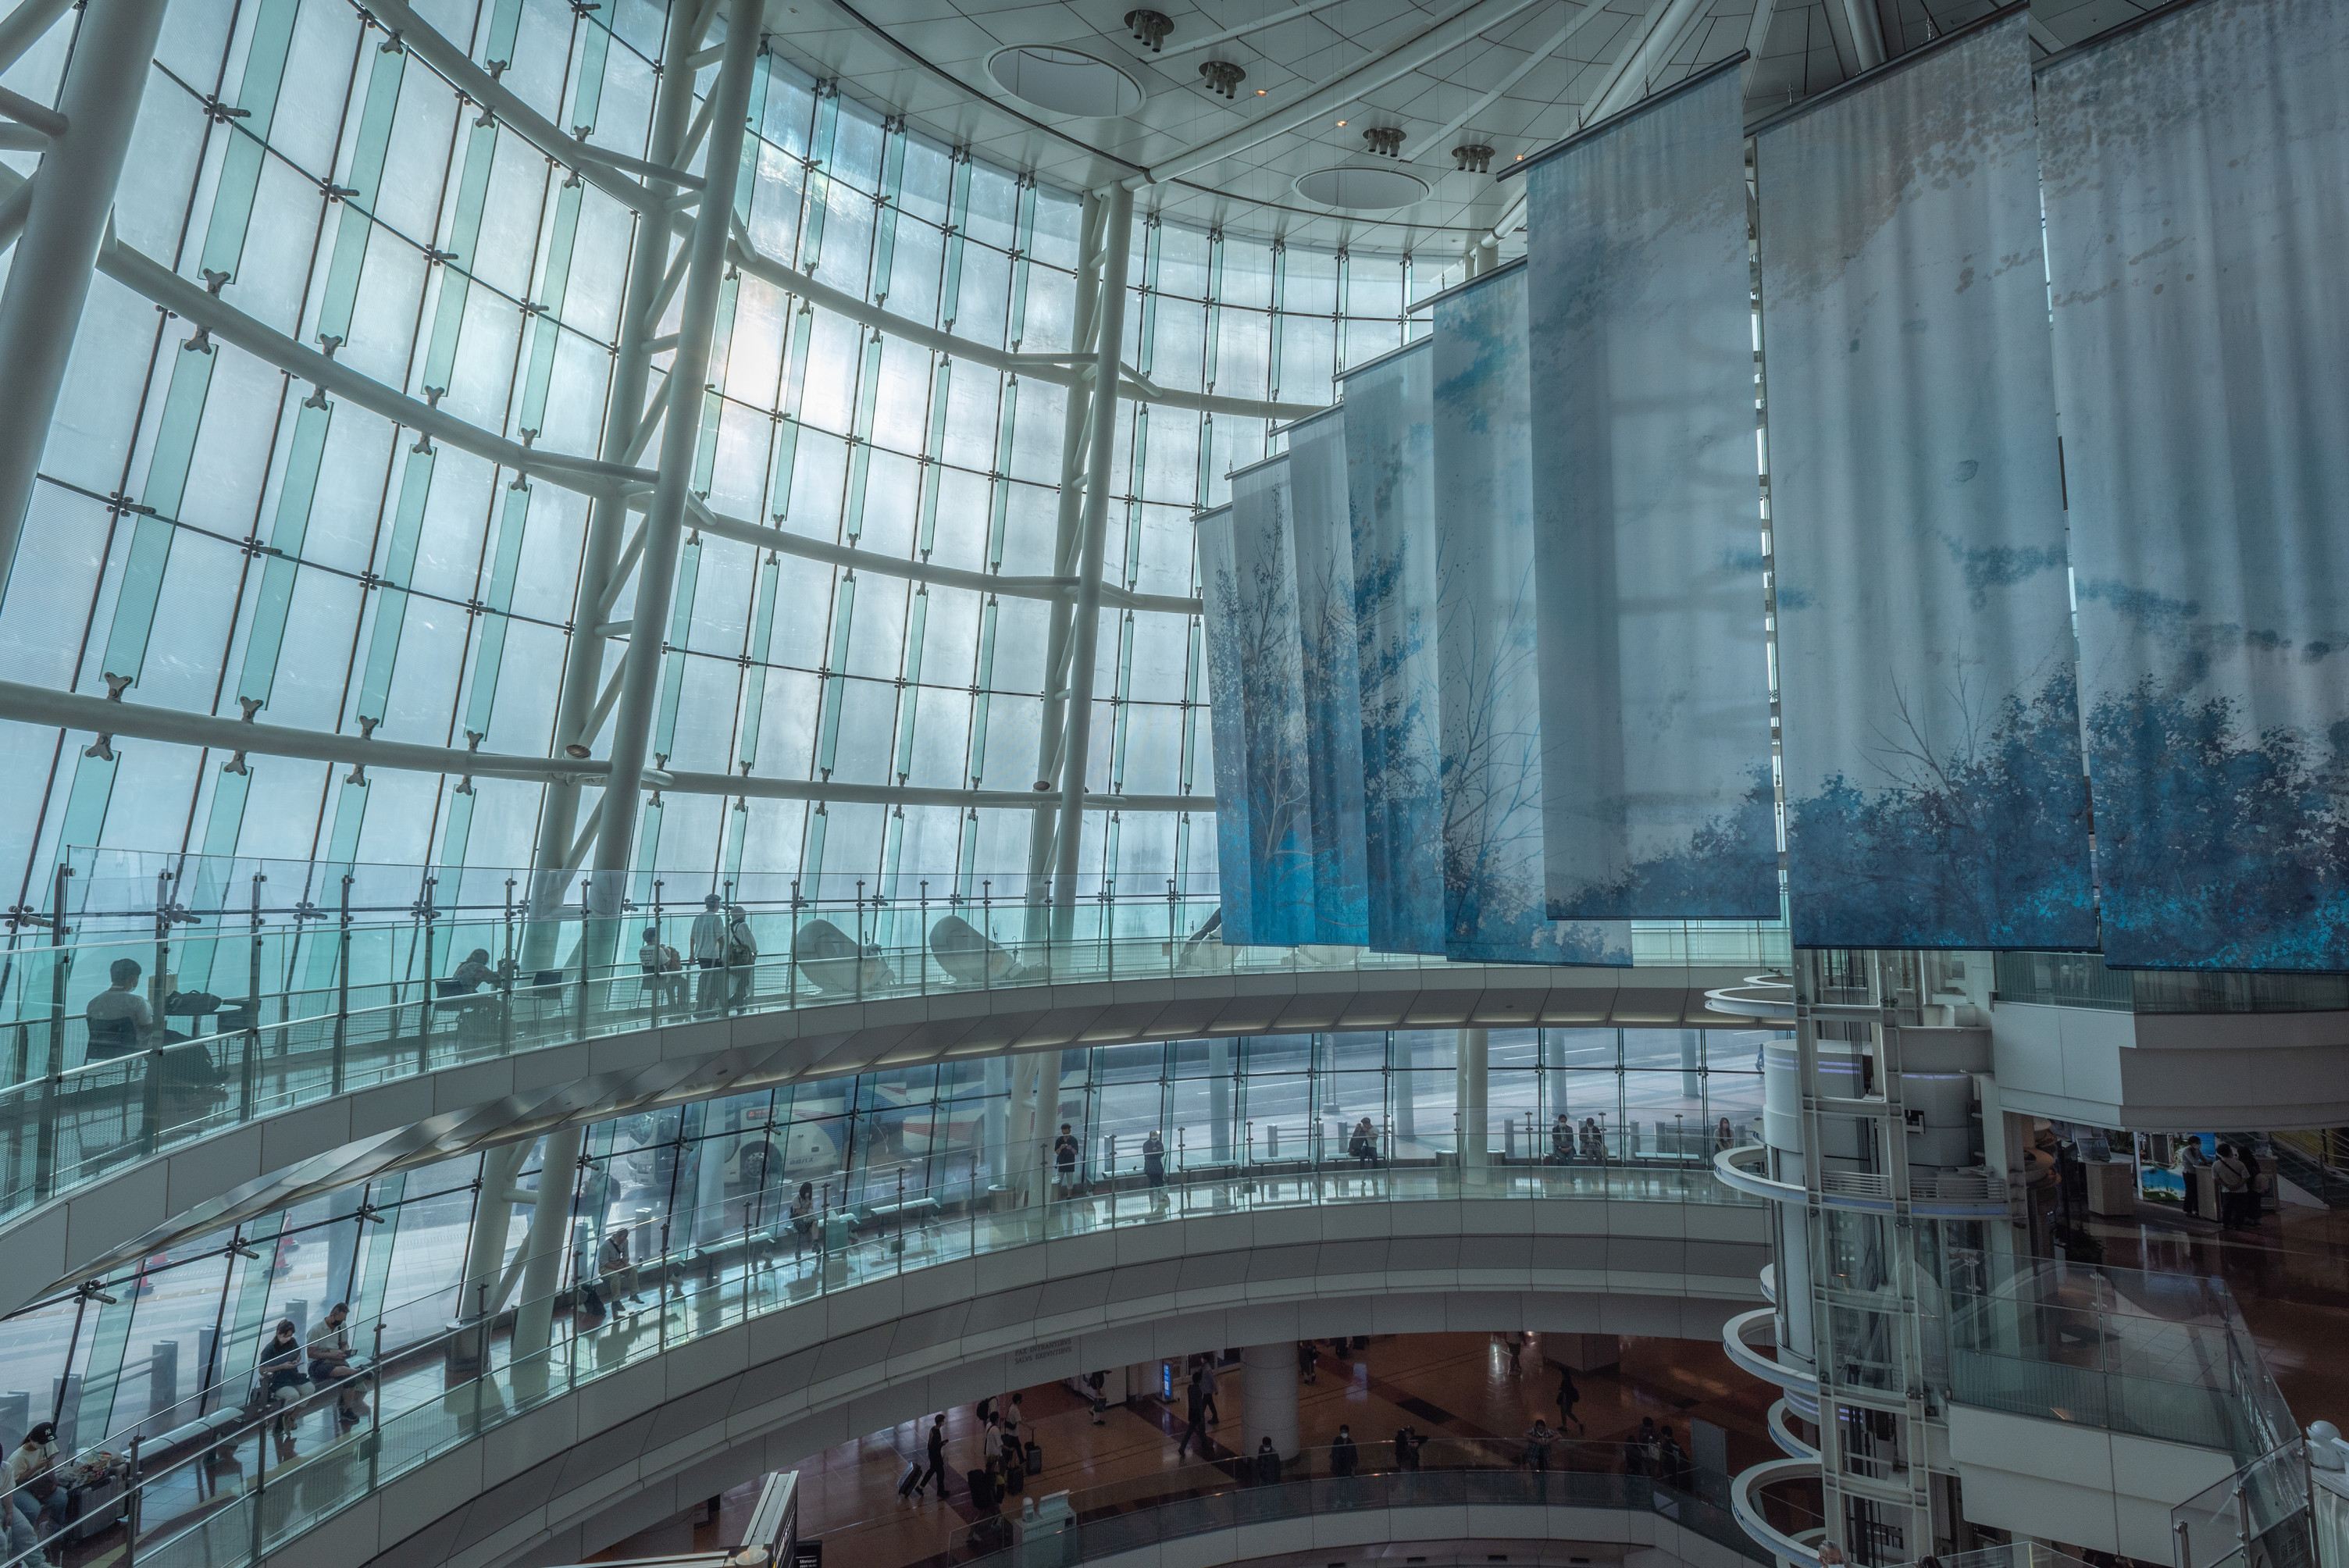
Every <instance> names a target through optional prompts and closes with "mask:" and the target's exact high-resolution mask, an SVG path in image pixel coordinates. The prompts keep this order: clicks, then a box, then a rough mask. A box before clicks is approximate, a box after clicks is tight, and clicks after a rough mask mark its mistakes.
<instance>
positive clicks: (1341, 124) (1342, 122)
mask: <svg viewBox="0 0 2349 1568" xmlns="http://www.w3.org/2000/svg"><path fill="white" fill-rule="evenodd" d="M1338 129H1340V130H1343V129H1346V122H1345V121H1344V120H1342V119H1341V120H1340V121H1339V122H1338Z"/></svg>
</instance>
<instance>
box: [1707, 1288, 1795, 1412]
mask: <svg viewBox="0 0 2349 1568" xmlns="http://www.w3.org/2000/svg"><path fill="white" fill-rule="evenodd" d="M1757 1330H1759V1331H1762V1332H1761V1333H1758V1334H1757V1333H1756V1331H1757ZM1764 1336H1767V1338H1768V1339H1769V1342H1770V1348H1769V1351H1768V1353H1767V1354H1766V1355H1765V1354H1764V1352H1763V1351H1761V1350H1760V1349H1757V1348H1756V1347H1755V1346H1754V1340H1755V1339H1756V1338H1760V1337H1764ZM1721 1347H1722V1349H1723V1350H1724V1351H1726V1352H1728V1354H1729V1358H1730V1360H1732V1361H1733V1362H1735V1363H1736V1364H1737V1366H1738V1367H1740V1368H1741V1369H1742V1370H1744V1371H1746V1372H1749V1373H1751V1374H1752V1375H1753V1376H1754V1377H1759V1378H1760V1379H1762V1381H1764V1383H1772V1384H1775V1385H1776V1386H1777V1387H1781V1388H1785V1389H1790V1390H1799V1391H1800V1392H1801V1393H1802V1394H1803V1395H1804V1396H1805V1397H1806V1398H1808V1399H1811V1400H1814V1401H1815V1400H1816V1399H1817V1398H1818V1390H1819V1380H1818V1377H1817V1375H1816V1374H1815V1373H1811V1372H1806V1371H1804V1370H1803V1369H1802V1368H1800V1367H1794V1366H1790V1365H1788V1364H1787V1363H1786V1362H1784V1361H1781V1360H1780V1359H1778V1344H1777V1308H1775V1307H1770V1306H1758V1307H1755V1308H1754V1310H1753V1311H1752V1312H1741V1313H1739V1314H1738V1315H1736V1316H1735V1317H1733V1318H1731V1319H1730V1320H1729V1321H1728V1322H1726V1323H1724V1324H1723V1325H1722V1326H1721ZM1815 1408H1816V1407H1815Z"/></svg>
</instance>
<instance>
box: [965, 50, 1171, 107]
mask: <svg viewBox="0 0 2349 1568" xmlns="http://www.w3.org/2000/svg"><path fill="white" fill-rule="evenodd" d="M987 68H988V74H989V75H990V76H992V77H994V78H995V80H996V83H997V85H998V86H999V87H1001V88H1003V89H1004V90H1005V91H1006V92H1008V93H1009V94H1010V95H1011V96H1012V97H1014V98H1019V99H1020V100H1022V101H1023V102H1026V103H1030V104H1033V105H1035V106H1036V107H1037V108H1043V109H1050V111H1052V112H1053V113H1055V114H1068V115H1078V116H1081V117H1083V118H1085V119H1109V118H1112V117H1113V116H1117V115H1126V114H1132V113H1133V111H1134V110H1136V109H1138V108H1141V107H1142V101H1143V91H1142V86H1141V84H1140V83H1138V82H1136V81H1135V80H1134V79H1133V77H1130V76H1128V75H1126V74H1125V73H1124V72H1123V71H1122V70H1120V69H1118V68H1117V67H1115V66H1112V65H1111V64H1110V63H1109V62H1108V61H1106V60H1100V59H1096V58H1094V57H1092V56H1091V55H1087V54H1083V53H1081V52H1080V51H1078V50H1075V49H1063V48H1057V47H1050V46H1043V45H1023V46H1015V47H1012V48H1008V49H999V50H997V51H996V52H995V53H994V55H992V56H991V57H988V62H987Z"/></svg>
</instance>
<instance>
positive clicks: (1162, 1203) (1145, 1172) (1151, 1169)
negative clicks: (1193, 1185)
mask: <svg viewBox="0 0 2349 1568" xmlns="http://www.w3.org/2000/svg"><path fill="white" fill-rule="evenodd" d="M1142 1179H1143V1181H1146V1182H1148V1183H1149V1184H1150V1212H1152V1213H1154V1214H1163V1213H1164V1212H1166V1140H1164V1138H1161V1137H1160V1136H1159V1135H1158V1130H1157V1129H1156V1128H1152V1129H1151V1130H1150V1136H1149V1137H1147V1138H1145V1139H1143V1140H1142Z"/></svg>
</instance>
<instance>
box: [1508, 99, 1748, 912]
mask: <svg viewBox="0 0 2349 1568" xmlns="http://www.w3.org/2000/svg"><path fill="white" fill-rule="evenodd" d="M1743 117H1744V94H1743V92H1742V90H1741V88H1740V83H1739V79H1738V72H1737V71H1736V69H1735V68H1730V69H1726V70H1719V71H1715V72H1713V74H1711V75H1709V76H1706V77H1702V78H1698V79H1693V80H1692V83H1691V85H1689V86H1687V87H1685V88H1676V89H1674V90H1672V91H1671V92H1670V93H1668V94H1665V95H1662V96H1659V97H1657V98H1652V99H1651V100H1650V101H1649V102H1648V103H1646V104H1644V105H1642V106H1640V108H1636V109H1634V110H1631V111H1630V112H1628V113H1626V114H1625V115H1623V116H1621V117H1620V118H1619V119H1616V120H1613V121H1611V122H1609V123H1607V124H1605V125H1602V126H1599V127H1594V128H1593V129H1592V130H1591V131H1590V133H1589V134H1588V135H1587V136H1586V137H1583V138H1581V139H1577V140H1575V141H1573V142H1570V143H1568V144H1567V145H1566V146H1565V147H1563V148H1561V149H1560V150H1557V152H1555V153H1552V154H1549V155H1547V156H1546V157H1545V158H1544V159H1542V160H1540V161H1538V162H1537V164H1535V165H1534V166H1533V167H1532V168H1531V169H1530V170H1528V172H1527V173H1526V180H1527V181H1529V182H1530V186H1531V189H1530V190H1529V191H1528V192H1527V207H1526V211H1527V221H1528V222H1529V225H1530V232H1529V235H1528V240H1527V244H1526V255H1527V259H1528V263H1529V265H1528V269H1527V284H1528V293H1529V298H1530V302H1531V327H1532V337H1531V341H1532V370H1531V377H1532V396H1533V407H1535V408H1536V409H1537V410H1539V418H1540V425H1539V428H1538V430H1537V434H1536V439H1535V441H1534V455H1535V456H1534V460H1535V469H1534V485H1533V491H1534V496H1535V498H1536V502H1537V505H1538V507H1539V508H1540V511H1539V515H1538V519H1537V523H1538V526H1537V529H1536V531H1535V542H1536V562H1537V573H1538V577H1539V585H1540V594H1541V604H1542V614H1541V653H1540V663H1541V680H1540V687H1541V726H1540V733H1541V736H1542V744H1543V753H1542V779H1543V785H1544V789H1543V813H1544V822H1545V827H1544V834H1543V836H1544V840H1545V861H1546V869H1547V893H1548V906H1549V913H1551V914H1552V915H1553V916H1556V917H1557V918H1561V919H1577V920H1602V919H1603V920H1633V919H1637V920H1660V919H1691V920H1695V919H1731V920H1756V919H1774V918H1775V917H1776V915H1777V913H1778V909H1779V897H1778V874H1777V835H1776V825H1775V815H1774V807H1773V799H1772V784H1771V776H1770V699H1769V671H1768V661H1767V650H1766V645H1765V641H1764V580H1763V559H1762V550H1761V501H1760V486H1759V476H1758V474H1757V471H1756V463H1755V459H1754V336H1753V331H1754V328H1753V315H1752V305H1751V303H1750V302H1751V295H1752V281H1751V278H1752V273H1751V263H1750V258H1749V254H1748V250H1747V239H1746V211H1745V133H1744V123H1743Z"/></svg>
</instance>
